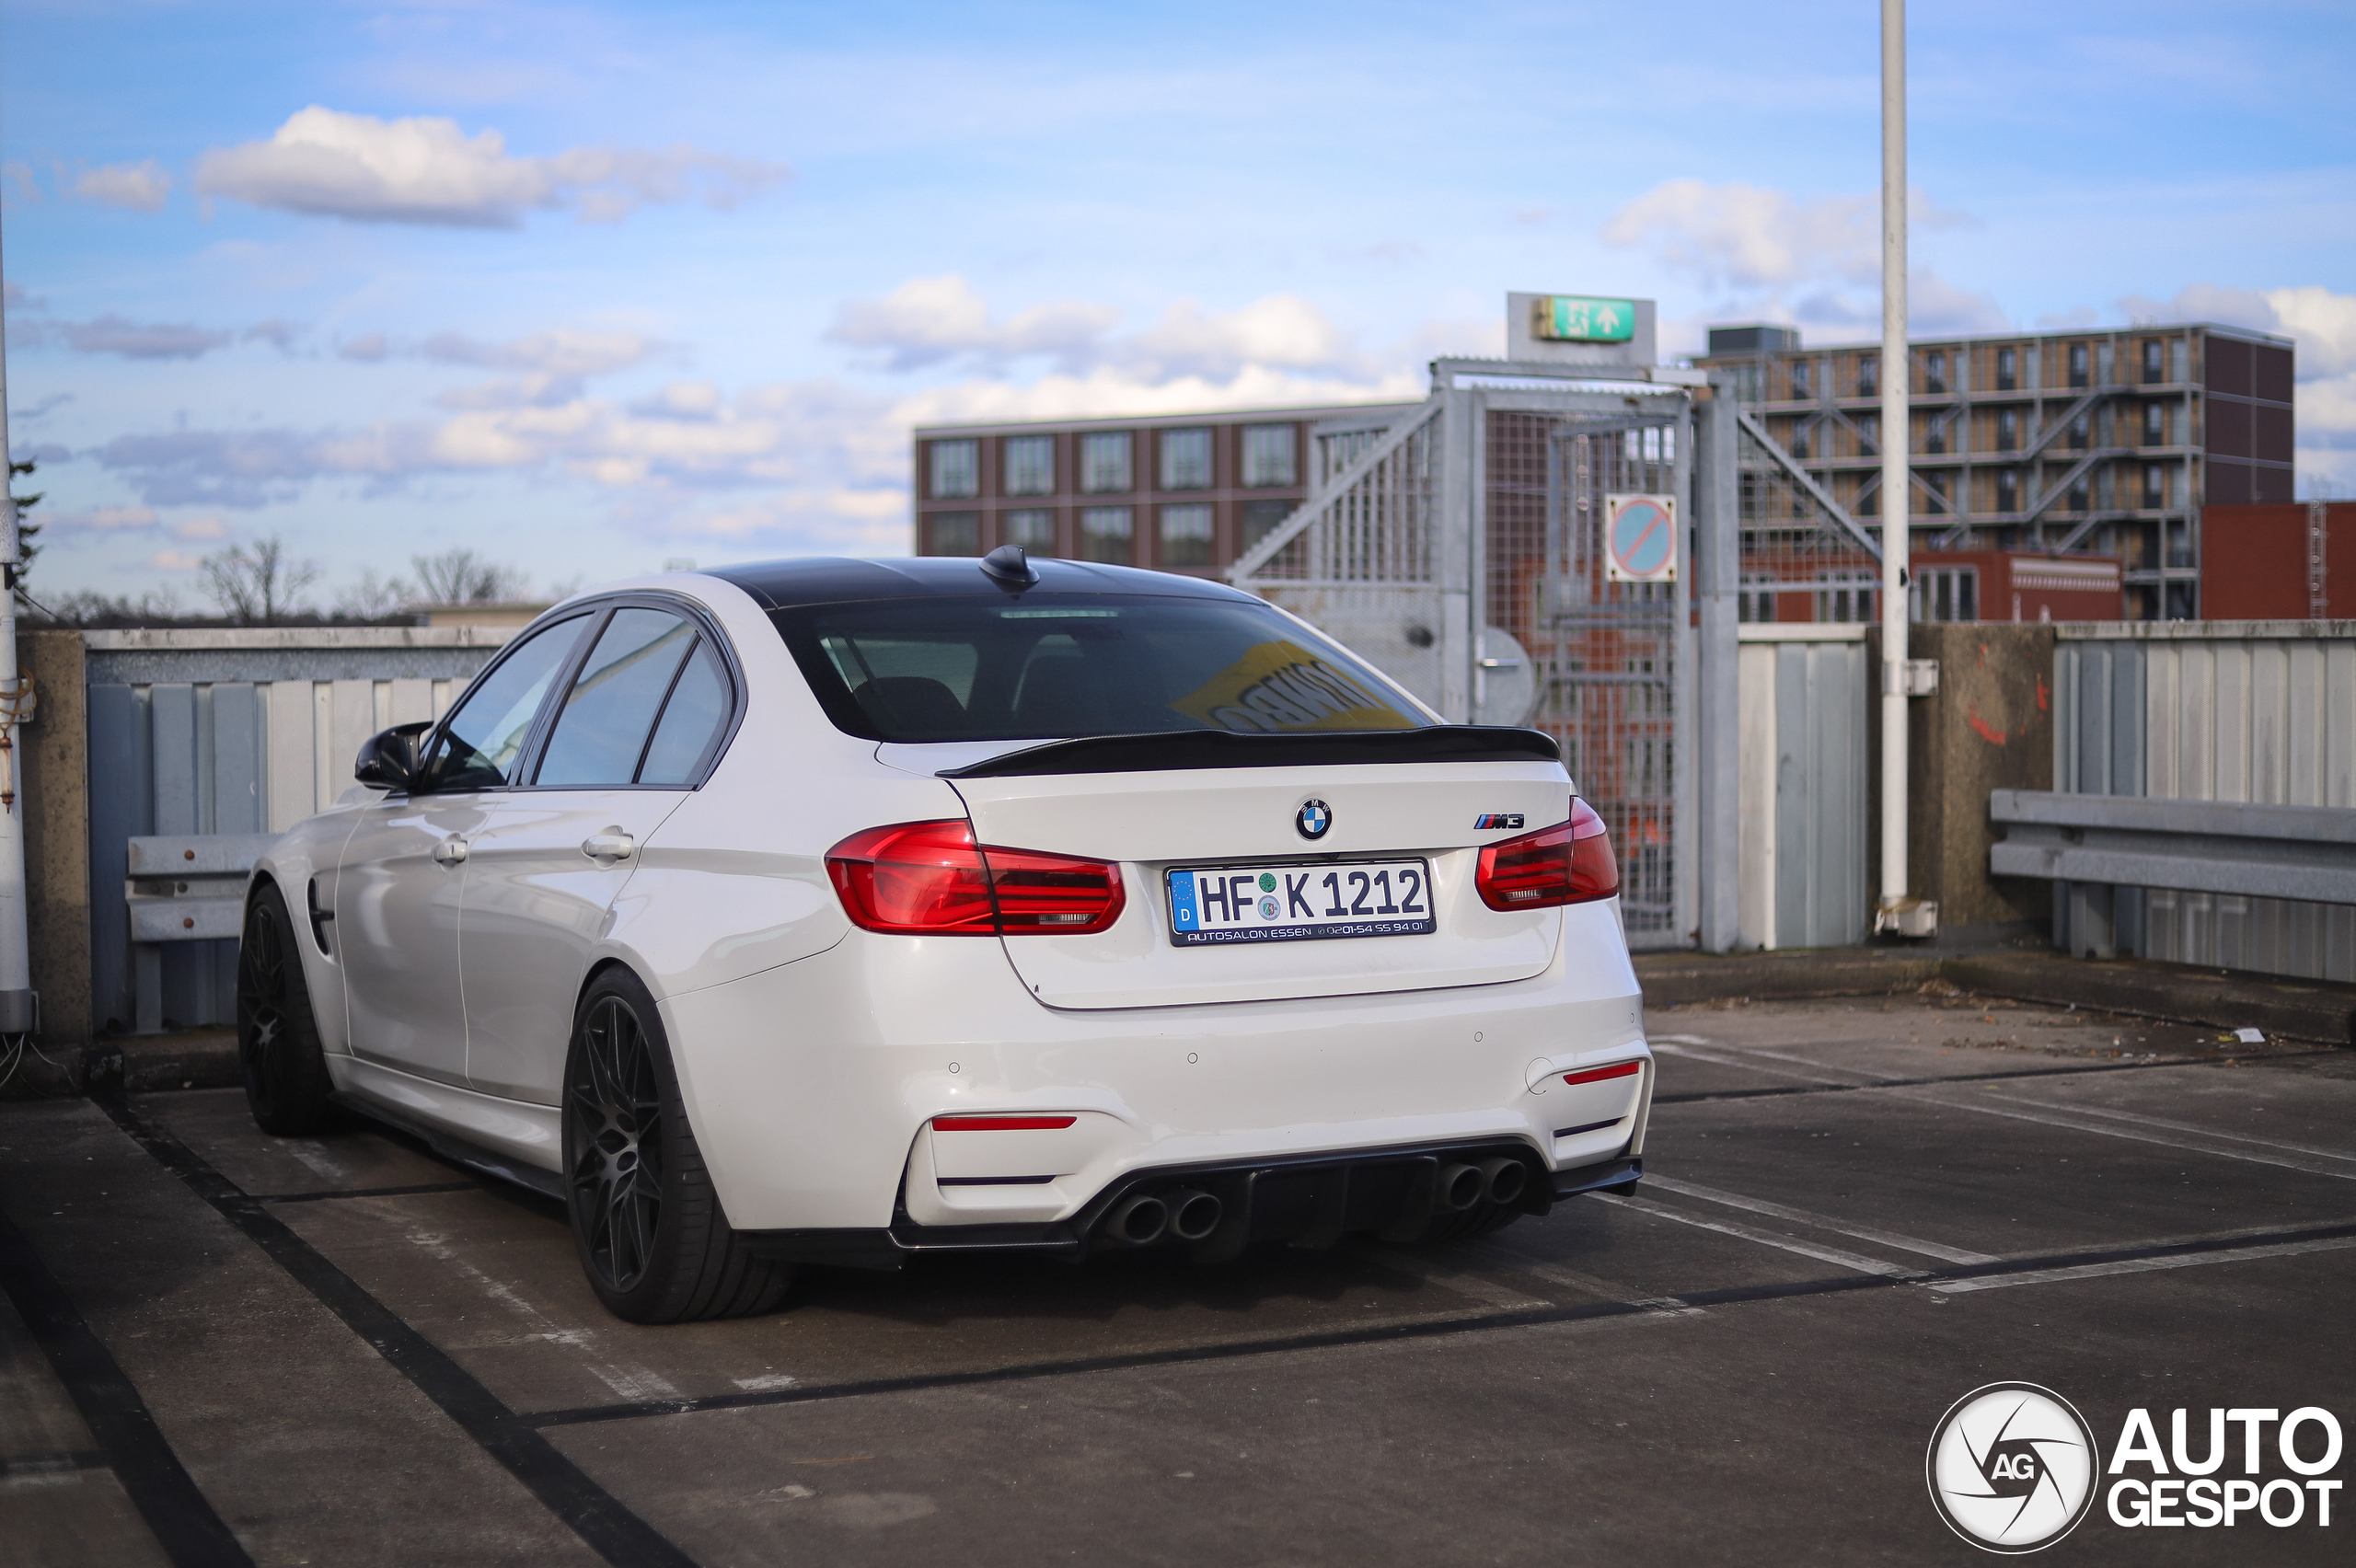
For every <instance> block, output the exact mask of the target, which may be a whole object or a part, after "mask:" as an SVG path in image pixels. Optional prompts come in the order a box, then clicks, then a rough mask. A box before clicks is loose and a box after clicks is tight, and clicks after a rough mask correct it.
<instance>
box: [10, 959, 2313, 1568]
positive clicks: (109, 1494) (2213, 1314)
mask: <svg viewBox="0 0 2356 1568" xmlns="http://www.w3.org/2000/svg"><path fill="white" fill-rule="evenodd" d="M1650 1022H1651V1027H1652V1030H1653V1040H1654V1043H1655V1049H1656V1051H1657V1053H1658V1055H1659V1057H1660V1063H1661V1066H1660V1073H1659V1087H1658V1093H1657V1100H1656V1106H1655V1110H1654V1113H1653V1120H1652V1128H1651V1136H1650V1141H1649V1146H1648V1147H1647V1148H1646V1179H1645V1181H1644V1182H1643V1183H1642V1185H1641V1186H1639V1187H1638V1188H1636V1189H1635V1190H1634V1193H1633V1194H1632V1195H1628V1196H1625V1197H1611V1198H1580V1199H1574V1200H1571V1201H1569V1202H1566V1203H1565V1204H1562V1205H1558V1206H1557V1207H1556V1208H1555V1210H1554V1212H1553V1214H1551V1215H1549V1216H1544V1217H1542V1218H1538V1217H1531V1218H1525V1219H1523V1220H1521V1221H1520V1222H1519V1223H1518V1224H1517V1225H1515V1226H1513V1227H1511V1228H1508V1229H1507V1230H1505V1231H1502V1232H1500V1233H1498V1234H1496V1235H1495V1236H1493V1237H1490V1238H1487V1239H1484V1240H1480V1241H1477V1242H1471V1243H1465V1244H1460V1245H1454V1246H1449V1247H1441V1248H1435V1249H1428V1250H1408V1249H1400V1248H1391V1247H1385V1246H1380V1245H1375V1244H1371V1243H1366V1244H1345V1246H1343V1247H1341V1248H1338V1249H1335V1250H1333V1251H1276V1252H1273V1253H1267V1254H1260V1255H1254V1256H1251V1257H1248V1258H1246V1259H1245V1260H1243V1261H1242V1262H1238V1263H1235V1264H1232V1265H1227V1266H1219V1267H1200V1268H1198V1267H1193V1266H1189V1265H1188V1264H1186V1263H1185V1262H1183V1260H1181V1259H1180V1258H1178V1257H1177V1256H1176V1255H1174V1254H1165V1253H1161V1252H1149V1253H1142V1254H1134V1255H1127V1256H1121V1257H1100V1258H1097V1259H1095V1260H1093V1261H1091V1262H1088V1263H1086V1264H1084V1265H1082V1266H1078V1267H1074V1266H1071V1265H1068V1264H1064V1263H1056V1262H1017V1261H1004V1262H987V1261H974V1260H963V1261H939V1260H930V1259H927V1260H921V1261H919V1262H918V1263H917V1264H916V1265H913V1266H911V1267H909V1268H908V1269H907V1270H906V1271H904V1272H902V1273H900V1274H859V1273H852V1272H849V1271H831V1270H819V1269H812V1270H809V1271H806V1272H805V1274H803V1278H802V1280H801V1283H800V1284H799V1285H798V1286H797V1288H796V1290H795V1293H794V1295H793V1296H792V1297H791V1299H790V1300H789V1303H788V1305H787V1307H786V1309H783V1310H781V1311H780V1312H777V1313H775V1314H772V1315H769V1316H767V1317H763V1318H758V1319H754V1320H742V1321H734V1322H722V1323H710V1324H700V1325H693V1326H687V1327H680V1328H638V1327H633V1326H631V1325H629V1324H626V1323H622V1322H618V1321H617V1320H613V1319H611V1318H609V1317H607V1316H606V1315H605V1314H604V1313H603V1312H602V1311H601V1310H600V1309H599V1308H598V1307H597V1305H596V1303H595V1300H594V1298H593V1297H591V1296H590V1294H589V1291H588V1289H587V1287H586V1286H585V1285H584V1284H583V1280H582V1278H581V1275H580V1273H579V1270H578V1267H577V1265H576V1264H575V1262H574V1259H573V1252H572V1241H571V1239H570V1236H569V1233H568V1232H567V1229H566V1228H565V1225H564V1222H563V1219H562V1216H561V1213H560V1210H559V1208H558V1207H557V1206H556V1205H553V1204H549V1203H548V1202H546V1201H544V1200H542V1199H539V1198H537V1197H534V1196H531V1195H529V1194H526V1193H522V1192H519V1191H515V1190H511V1189H507V1188H505V1187H502V1185H500V1184H498V1183H496V1182H491V1181H487V1180H484V1179H480V1178H478V1177H476V1176H474V1175H472V1174H471V1173H469V1172H468V1171H467V1170H462V1169H460V1168H458V1167H456V1166H454V1165H451V1164H449V1163H447V1162H445V1161H443V1160H441V1159H436V1158H434V1157H433V1156H432V1155H430V1154H429V1153H427V1152H425V1151H424V1149H423V1148H422V1146H420V1145H418V1144H417V1143H415V1142H413V1141H412V1140H410V1139H407V1138H405V1137H403V1136H398V1135H396V1134H392V1133H388V1132H386V1131H383V1130H381V1129H376V1128H374V1127H371V1126H370V1125H368V1124H364V1123H356V1122H355V1123H354V1124H352V1128H351V1130H349V1131H346V1132H342V1133H340V1134H337V1135H334V1136H326V1137H320V1138H316V1139H293V1140H276V1139H272V1138H270V1137H267V1136H263V1135H261V1134H260V1133H259V1132H258V1131H256V1130H255V1128H254V1126H253V1124H252V1123H251V1121H250V1120H249V1119H248V1116H247V1114H246V1111H245V1106H244V1102H243V1100H242V1098H241V1097H240V1096H239V1095H238V1094H237V1093H236V1092H234V1091H227V1090H218V1091H204V1090H198V1091H189V1092H181V1093H171V1094H156V1095H146V1096H133V1097H132V1098H131V1099H130V1100H128V1101H119V1102H116V1103H112V1104H108V1103H99V1102H94V1101H47V1102H37V1103H19V1104H14V1105H10V1106H6V1107H5V1108H0V1219H5V1223H0V1285H5V1286H6V1297H5V1299H0V1560H5V1561H6V1562H11V1563H25V1564H52V1563H55V1564H77V1565H78V1564H89V1563H108V1564H112V1563H150V1562H156V1563H161V1562H240V1561H247V1560H250V1561H251V1562H258V1563H301V1562H311V1563H321V1564H359V1563H415V1562H434V1563H452V1564H456V1563H494V1562H497V1563H511V1562H550V1563H570V1562H578V1563H595V1562H601V1561H603V1562H615V1563H648V1564H672V1563H689V1562H693V1563H701V1564H706V1565H709V1568H722V1565H736V1564H745V1565H750V1564H768V1563H802V1562H811V1563H818V1562H824V1563H829V1564H834V1563H866V1562H891V1563H904V1562H958V1563H1033V1562H1091V1563H1101V1562H1139V1563H1195V1562H1222V1563H1229V1562H1249V1563H1311V1562H1317V1563H1325V1562H1348V1563H1438V1562H1449V1563H1452V1562H1467V1563H1471V1562H1530V1561H1534V1560H1562V1559H1565V1558H1568V1559H1572V1560H1576V1561H1582V1562H1634V1563H1652V1562H1661V1563H1669V1562H1678V1563H1691V1562H1784V1561H1793V1560H1796V1559H1799V1558H1802V1557H1807V1558H1812V1559H1824V1560H1832V1561H1865V1560H1868V1559H1871V1560H1891V1561H1907V1562H1920V1561H1924V1560H1930V1559H1937V1560H1942V1561H1958V1562H1960V1561H1970V1560H1977V1553H1975V1552H1974V1551H1972V1550H1971V1549H1970V1548H1969V1547H1968V1546H1966V1545H1965V1544H1964V1543H1963V1542H1962V1541H1960V1540H1959V1539H1957V1538H1956V1537H1955V1536H1954V1535H1952V1534H1950V1533H1949V1531H1948V1530H1947V1528H1946V1527H1945V1526H1944V1525H1943V1524H1942V1523H1941V1522H1940V1520H1939V1518H1938V1516H1936V1514H1935V1513H1934V1510H1933V1508H1932V1506H1931V1505H1930V1502H1929V1499H1928V1496H1927V1493H1926V1489H1925V1485H1924V1479H1923V1455H1924V1447H1925V1444H1926V1443H1927V1442H1928V1440H1929V1438H1930V1436H1931V1434H1932V1430H1933V1427H1934V1424H1935V1423H1936V1422H1937V1420H1938V1419H1939V1417H1940V1415H1941V1413H1942V1412H1945V1411H1946V1408H1947V1407H1948V1406H1949V1405H1950V1404H1951V1403H1953V1402H1954V1401H1956V1400H1958V1398H1959V1397H1960V1396H1962V1395H1963V1394H1965V1393H1966V1392H1967V1391H1969V1390H1970V1389H1974V1388H1976V1387H1979V1386H1981V1385H1983V1384H1986V1383H1990V1382H1996V1381H2005V1380H2023V1381H2028V1382H2033V1383H2038V1384H2041V1385H2044V1386H2046V1387H2048V1388H2050V1389H2054V1390H2056V1391H2057V1392H2059V1393H2061V1395H2063V1396H2064V1397H2065V1398H2067V1399H2068V1400H2070V1401H2073V1403H2074V1404H2075V1405H2076V1407H2077V1408H2078V1409H2079V1410H2080V1411H2081V1412H2083V1413H2084V1414H2085V1418H2086V1420H2087V1421H2088V1423H2089V1424H2091V1426H2092V1428H2093V1430H2094V1432H2095V1433H2096V1436H2097V1438H2098V1439H2099V1441H2100V1442H2101V1443H2102V1444H2103V1445H2104V1446H2105V1447H2108V1446H2109V1445H2110V1444H2112V1443H2113V1442H2115V1441H2116V1440H2117V1438H2118V1436H2119V1432H2120V1429H2121V1423H2122V1422H2123V1421H2124V1420H2125V1418H2126V1416H2127V1413H2128V1412H2129V1411H2130V1410H2131V1409H2133V1408H2138V1407H2143V1408H2148V1409H2150V1410H2151V1411H2152V1412H2154V1419H2155V1421H2156V1422H2157V1424H2158V1427H2159V1430H2160V1433H2161V1435H2162V1437H2163V1440H2164V1441H2165V1436H2166V1434H2167V1424H2168V1412H2170V1411H2172V1410H2174V1409H2177V1408H2180V1407H2182V1408H2189V1409H2190V1410H2191V1411H2192V1412H2193V1419H2194V1421H2195V1424H2196V1430H2198V1429H2199V1427H2200V1424H2201V1423H2202V1422H2204V1421H2205V1418H2206V1413H2205V1412H2206V1411H2207V1409H2208V1408H2209V1407H2212V1406H2214V1407H2219V1408H2224V1407H2228V1406H2231V1407H2272V1408H2278V1409H2280V1410H2281V1411H2284V1412H2288V1411H2290V1410H2292V1409H2293V1408H2296V1407H2301V1406H2307V1405H2316V1406H2322V1407H2325V1408H2327V1409H2329V1410H2332V1411H2336V1412H2340V1415H2341V1417H2342V1419H2343V1420H2344V1419H2346V1418H2347V1417H2348V1416H2349V1414H2350V1412H2352V1411H2356V1356H2351V1355H2350V1354H2349V1353H2348V1349H2347V1342H2348V1329H2347V1327H2346V1321H2345V1320H2346V1312H2347V1303H2348V1302H2349V1301H2350V1299H2351V1298H2356V1052H2349V1051H2346V1050H2339V1051H2331V1050H2325V1049H2320V1048H2308V1047H2302V1046H2296V1045H2280V1044H2277V1045H2257V1046H2253V1045H2251V1044H2248V1043H2242V1042H2235V1041H2221V1040H2220V1039H2219V1038H2218V1037H2217V1035H2216V1032H2214V1031H2200V1030H2194V1029H2191V1028H2188V1027H2178V1026H2167V1025H2158V1024H2152V1023H2148V1022H2144V1021H2141V1020H2120V1019H2113V1018H2108V1017H2099V1016H2094V1015H2086V1014H2077V1013H2066V1012H2059V1011H2055V1010H2051V1009H2033V1008H2026V1007H2012V1006H2007V1005H2004V1004H2001V1003H1990V1002H1986V1001H1983V1000H1975V999H1972V998H1968V997H1958V996H1952V995H1950V996H1926V997H1907V998H1903V999H1888V1000H1885V999H1881V998H1874V999H1867V1000H1857V1001H1854V1002H1811V1003H1784V1004H1759V1005H1752V1006H1732V1007H1715V1006H1714V1007H1695V1008H1685V1009H1675V1010H1672V1011H1665V1012H1657V1013H1656V1014H1654V1015H1653V1017H1652V1019H1651V1020H1650ZM2204 1435H2205V1434H2204ZM2351 1436H2356V1434H2351ZM2198 1441H2199V1439H2196V1442H2198ZM2351 1469H2356V1464H2351V1463H2350V1461H2348V1460H2346V1459H2343V1460H2342V1461H2341V1463H2340V1466H2339V1469H2338V1470H2335V1471H2334V1472H2333V1473H2335V1474H2339V1475H2346V1474H2348V1473H2349V1471H2350V1470H2351ZM2272 1473H2274V1474H2277V1475H2281V1474H2285V1473H2287V1472H2284V1471H2282V1470H2280V1469H2279V1468H2278V1469H2277V1470H2274V1471H2273V1472H2272ZM2340 1496H2341V1499H2342V1501H2343V1503H2344V1504H2345V1506H2346V1507H2347V1508H2356V1502H2347V1501H2346V1493H2341V1494H2340ZM2346 1528H2351V1527H2350V1525H2349V1523H2348V1520H2347V1519H2345V1518H2343V1516H2342V1515H2341V1513H2339V1512H2335V1513H2334V1515H2333V1519H2332V1524H2331V1525H2330V1526H2329V1527H2328V1528H2326V1527H2321V1526H2318V1525H2316V1522H2315V1520H2314V1519H2313V1517H2312V1516H2310V1517H2308V1518H2306V1519H2304V1521H2303V1522H2302V1523H2301V1524H2300V1525H2299V1526H2296V1527H2287V1528H2269V1527H2266V1526H2264V1525H2263V1524H2260V1523H2259V1522H2258V1521H2257V1519H2256V1518H2255V1516H2245V1517H2244V1518H2243V1519H2242V1520H2241V1521H2240V1523H2239V1525H2238V1526H2237V1527H2236V1528H2235V1529H2234V1530H2232V1531H2230V1532H2229V1531H2227V1530H2224V1529H2210V1530H2196V1529H2175V1530H2165V1531H2163V1530H2154V1529H2149V1528H2144V1529H2129V1528H2121V1527H2119V1526H2118V1525H2116V1524H2114V1523H2112V1522H2111V1521H2110V1520H2108V1518H2107V1517H2105V1515H2104V1510H2103V1508H2102V1506H2101V1505H2099V1504H2097V1505H2096V1508H2095V1511H2094V1512H2093V1514H2092V1515H2090V1516H2089V1517H2088V1518H2087V1520H2086V1522H2085V1524H2084V1525H2083V1526H2082V1527H2081V1528H2079V1529H2078V1530H2077V1531H2076V1533H2075V1534H2073V1536H2072V1537H2071V1538H2070V1539H2068V1540H2066V1541H2065V1542H2063V1543H2062V1544H2061V1546H2060V1547H2057V1548H2056V1549H2055V1551H2056V1553H2057V1557H2058V1556H2060V1555H2063V1554H2066V1555H2068V1556H2070V1557H2072V1558H2073V1559H2076V1560H2081V1561H2087V1562H2154V1561H2162V1562H2165V1561H2179V1560H2180V1561H2185V1562H2215V1561H2233V1562H2322V1561H2326V1560H2329V1561H2333V1562H2345V1561H2347V1548H2346V1546H2345V1545H2344V1544H2343V1542H2344V1531H2345V1529H2346Z"/></svg>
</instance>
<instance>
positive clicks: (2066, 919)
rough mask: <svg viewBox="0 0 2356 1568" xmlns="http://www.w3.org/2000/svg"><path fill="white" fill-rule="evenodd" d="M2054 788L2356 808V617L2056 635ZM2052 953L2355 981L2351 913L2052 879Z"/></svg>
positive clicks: (2111, 627) (2084, 629) (2107, 627)
mask: <svg viewBox="0 0 2356 1568" xmlns="http://www.w3.org/2000/svg"><path fill="white" fill-rule="evenodd" d="M2054 699H2055V711H2054V766H2053V778H2054V788H2055V789H2057V790H2063V791H2068V792H2073V793H2087V794H2107V795H2145V796H2151V797H2154V798H2158V799H2165V800H2182V801H2253V802H2257V803H2260V804H2270V805H2298V806H2341V807H2356V621H2175V622H2163V623H2158V624H2150V623H2133V624H2120V623H2100V624H2089V625H2073V626H2064V627H2061V628H2059V640H2058V642H2057V645H2056V650H2055V655H2054ZM2053 921H2054V943H2055V945H2056V946H2058V947H2061V948H2065V949H2067V950H2068V951H2072V952H2077V953H2086V954H2093V955H2095V956H2097V957H2108V956H2110V955H2112V954H2113V953H2116V952H2128V953H2133V954H2135V955H2137V956H2139V957H2144V958H2158V959H2169V960H2174V961H2176V962H2177V963H2202V964H2215V965H2217V966H2219V967H2220V968H2227V969H2248V970H2256V971H2258V972H2261V973H2265V974H2293V975H2301V976H2304V977H2307V978H2311V979H2331V980H2356V908H2350V907H2348V906H2344V905H2328V904H2306V903H2300V902H2296V901H2292V900H2288V899H2274V898H2245V897H2235V896H2229V895H2226V894H2197V893H2172V892H2167V891H2164V890H2161V889H2157V888H2150V889H2145V888H2118V889H2112V888H2108V887H2099V886H2088V885H2085V884H2083V883H2075V882H2062V883H2057V884H2056V885H2055V889H2054V910H2053Z"/></svg>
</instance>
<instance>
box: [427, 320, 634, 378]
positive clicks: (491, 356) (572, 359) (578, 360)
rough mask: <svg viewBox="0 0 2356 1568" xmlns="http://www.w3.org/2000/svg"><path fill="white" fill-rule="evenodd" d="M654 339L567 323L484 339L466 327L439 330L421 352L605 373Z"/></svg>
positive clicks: (544, 371)
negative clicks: (588, 329) (578, 327)
mask: <svg viewBox="0 0 2356 1568" xmlns="http://www.w3.org/2000/svg"><path fill="white" fill-rule="evenodd" d="M655 348H656V344H655V343H654V342H653V340H651V339H647V338H641V337H640V336H639V335H638V334H637V333H635V332H583V331H577V330H573V329H565V328H559V329H555V330H553V331H548V332H534V333H531V334H530V335H528V336H526V337H522V338H512V339H510V340H507V341H506V342H503V343H486V342H482V341H479V340H476V339H473V338H469V337H468V336H467V335H466V334H464V333H463V332H437V333H435V334H434V335H433V337H431V338H428V339H427V340H425V341H424V343H423V344H422V345H421V346H420V348H419V350H418V352H419V353H421V354H422V355H423V356H424V357H425V358H427V359H430V360H439V361H441V362H442V363H445V364H475V365H483V366H487V367H490V368H492V369H497V370H523V371H534V372H537V373H539V374H541V375H575V376H579V375H605V374H606V372H608V371H615V370H623V369H627V368H628V367H629V366H630V365H634V364H636V363H639V362H640V361H641V360H643V359H645V358H646V357H647V356H648V355H649V354H651V353H653V352H654V350H655Z"/></svg>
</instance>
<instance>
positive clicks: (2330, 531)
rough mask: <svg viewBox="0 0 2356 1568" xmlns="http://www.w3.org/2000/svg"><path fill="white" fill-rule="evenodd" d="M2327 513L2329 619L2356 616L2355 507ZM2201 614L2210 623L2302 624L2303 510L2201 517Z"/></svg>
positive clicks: (2306, 607) (2218, 511)
mask: <svg viewBox="0 0 2356 1568" xmlns="http://www.w3.org/2000/svg"><path fill="white" fill-rule="evenodd" d="M2325 510H2326V515H2327V521H2326V524H2325V532H2326V535H2327V542H2326V549H2325V555H2324V562H2325V577H2324V581H2325V588H2326V591H2327V598H2328V604H2327V608H2326V613H2327V614H2329V615H2333V616H2356V502H2338V503H2336V504H2334V505H2332V506H2329V507H2327V508H2326V509H2325ZM2200 613H2201V615H2202V617H2205V618H2206V619H2209V620H2304V619H2306V618H2307V617H2308V615H2309V614H2310V613H2311V604H2310V600H2309V597H2308V593H2307V506H2306V503H2305V502H2270V503H2267V504H2263V505H2254V506H2210V507H2204V508H2202V509H2201V513H2200Z"/></svg>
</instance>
